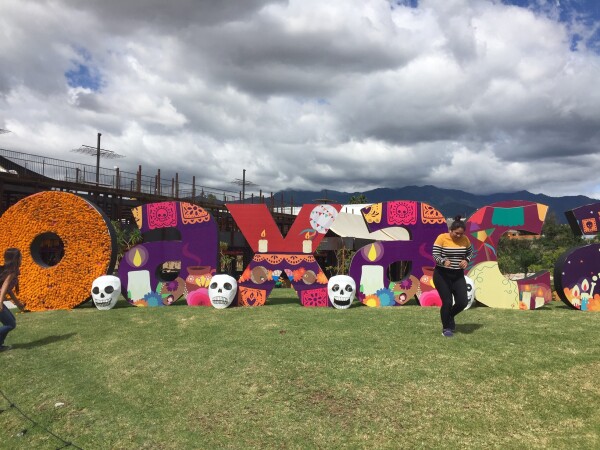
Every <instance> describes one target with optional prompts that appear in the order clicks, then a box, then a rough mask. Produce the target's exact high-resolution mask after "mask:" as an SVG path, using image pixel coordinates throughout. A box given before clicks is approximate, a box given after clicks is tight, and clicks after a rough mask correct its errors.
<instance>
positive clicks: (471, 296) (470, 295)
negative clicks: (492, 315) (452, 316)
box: [452, 275, 475, 309]
mask: <svg viewBox="0 0 600 450" xmlns="http://www.w3.org/2000/svg"><path fill="white" fill-rule="evenodd" d="M465 281H466V282H467V306H466V307H465V309H469V308H470V307H471V306H473V304H474V303H475V283H474V282H473V280H471V279H470V278H469V277H468V276H466V275H465ZM452 304H453V305H454V296H452Z"/></svg>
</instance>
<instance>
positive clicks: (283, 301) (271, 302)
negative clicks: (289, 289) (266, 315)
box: [266, 297, 302, 306]
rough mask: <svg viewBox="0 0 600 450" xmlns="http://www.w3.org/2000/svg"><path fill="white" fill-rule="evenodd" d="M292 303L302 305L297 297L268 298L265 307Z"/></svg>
mask: <svg viewBox="0 0 600 450" xmlns="http://www.w3.org/2000/svg"><path fill="white" fill-rule="evenodd" d="M294 303H295V304H297V305H298V306H301V305H302V304H301V303H300V299H299V298H298V297H273V298H271V297H269V298H267V303H266V305H293V304H294Z"/></svg>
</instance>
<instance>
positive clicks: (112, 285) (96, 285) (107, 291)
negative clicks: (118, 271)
mask: <svg viewBox="0 0 600 450" xmlns="http://www.w3.org/2000/svg"><path fill="white" fill-rule="evenodd" d="M119 295H121V280H119V278H118V277H115V276H113V275H102V276H101V277H98V278H96V279H95V280H94V282H93V283H92V299H93V300H94V305H96V308H98V309H101V310H106V309H112V308H114V307H115V305H116V304H117V300H118V299H119Z"/></svg>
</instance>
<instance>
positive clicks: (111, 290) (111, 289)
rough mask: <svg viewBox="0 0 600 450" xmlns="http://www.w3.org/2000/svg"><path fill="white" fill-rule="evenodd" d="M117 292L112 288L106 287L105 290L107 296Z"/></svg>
mask: <svg viewBox="0 0 600 450" xmlns="http://www.w3.org/2000/svg"><path fill="white" fill-rule="evenodd" d="M114 291H115V288H114V287H112V286H106V287H105V288H104V292H106V293H107V294H112V293H113V292H114Z"/></svg>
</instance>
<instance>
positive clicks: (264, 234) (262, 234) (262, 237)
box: [260, 230, 267, 239]
mask: <svg viewBox="0 0 600 450" xmlns="http://www.w3.org/2000/svg"><path fill="white" fill-rule="evenodd" d="M266 235H267V232H266V231H265V230H262V233H260V237H261V239H264V238H265V236H266Z"/></svg>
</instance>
